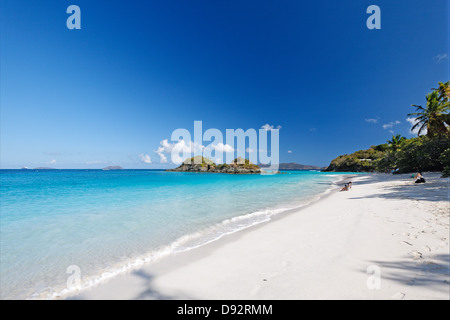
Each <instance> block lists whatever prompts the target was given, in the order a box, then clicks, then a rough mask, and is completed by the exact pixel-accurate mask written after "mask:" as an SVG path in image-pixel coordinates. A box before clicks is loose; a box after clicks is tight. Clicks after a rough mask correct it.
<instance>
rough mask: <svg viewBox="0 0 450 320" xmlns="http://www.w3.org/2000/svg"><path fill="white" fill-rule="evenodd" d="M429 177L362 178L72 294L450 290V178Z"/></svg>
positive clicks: (410, 293) (405, 294)
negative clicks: (419, 179)
mask: <svg viewBox="0 0 450 320" xmlns="http://www.w3.org/2000/svg"><path fill="white" fill-rule="evenodd" d="M425 178H426V179H427V183H425V184H420V185H417V184H414V183H413V182H412V180H411V178H410V175H396V176H393V175H366V176H360V177H357V178H354V179H353V181H354V183H353V188H352V190H351V191H349V192H331V193H330V194H329V195H327V196H326V197H324V198H323V199H321V200H319V201H317V202H315V203H313V204H311V205H309V206H307V207H305V208H302V209H299V210H295V211H294V212H292V213H290V214H286V215H282V216H281V217H279V218H276V219H273V220H272V221H271V222H269V223H264V224H262V225H259V226H256V227H252V228H249V229H246V230H243V231H240V232H237V233H235V234H232V235H229V236H226V237H223V238H221V239H219V240H217V241H215V242H213V243H210V244H208V245H205V246H203V247H200V248H197V249H194V250H191V251H188V252H184V253H180V254H176V255H173V256H171V257H168V258H165V259H163V260H162V261H160V262H157V263H154V264H151V265H147V266H144V267H143V268H141V269H139V270H136V271H133V272H131V273H128V274H123V275H120V276H117V277H116V278H114V279H112V280H110V281H109V282H107V283H104V284H101V285H99V286H97V287H94V288H92V289H90V290H87V291H83V292H81V293H80V294H78V295H76V296H73V297H72V299H450V282H449V274H450V270H449V266H450V258H449V256H450V254H449V224H450V221H449V205H448V199H449V193H448V192H449V179H448V178H447V179H441V178H439V174H437V173H429V174H425ZM368 271H369V273H368ZM374 272H375V273H374ZM378 274H379V275H380V276H379V277H378Z"/></svg>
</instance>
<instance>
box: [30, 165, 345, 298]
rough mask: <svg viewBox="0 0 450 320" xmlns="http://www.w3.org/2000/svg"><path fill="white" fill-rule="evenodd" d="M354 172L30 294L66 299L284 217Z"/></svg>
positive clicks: (314, 199) (316, 198) (328, 192)
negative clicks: (297, 197) (299, 197)
mask: <svg viewBox="0 0 450 320" xmlns="http://www.w3.org/2000/svg"><path fill="white" fill-rule="evenodd" d="M351 177H354V175H351V174H348V175H336V178H335V179H334V180H332V181H330V186H329V187H328V188H327V189H326V190H325V191H323V192H321V193H319V194H317V195H315V196H314V197H311V198H310V199H308V200H307V201H306V202H304V203H302V204H300V205H298V204H296V205H295V206H290V205H289V204H287V205H286V204H284V206H283V207H279V208H272V209H266V210H261V211H256V212H253V213H250V214H245V215H241V216H236V217H234V218H231V219H226V220H223V221H222V222H220V223H218V224H215V225H213V226H210V227H208V228H206V229H203V230H200V231H198V232H195V233H191V234H187V235H184V236H182V237H180V238H178V239H177V240H175V241H173V242H172V243H171V244H169V245H166V246H162V247H160V248H158V249H156V250H151V251H150V252H148V253H146V254H144V255H140V256H138V257H136V258H134V259H131V260H129V261H128V262H127V263H125V264H122V265H117V266H116V267H115V268H113V270H111V271H106V272H103V273H102V274H101V275H99V276H95V277H93V276H92V277H89V278H88V279H84V280H83V281H82V282H81V283H80V284H79V285H77V286H73V287H70V288H67V287H66V288H64V289H62V290H59V291H56V292H53V293H50V294H48V295H47V296H45V297H42V296H40V297H31V298H30V299H48V300H53V299H67V298H70V297H73V296H76V295H78V294H80V293H82V292H83V291H85V290H88V289H92V288H93V287H95V286H98V285H101V284H103V283H105V282H107V281H109V280H112V279H113V278H115V277H116V276H119V275H121V274H124V273H130V272H132V271H135V270H137V269H140V268H142V267H144V266H147V265H149V264H151V263H155V262H158V261H160V260H161V259H163V258H165V257H168V256H170V255H173V254H177V253H182V252H186V251H190V250H193V249H196V248H199V247H202V246H205V245H207V244H209V243H212V242H215V241H217V240H219V239H221V238H223V237H226V236H228V235H231V234H235V233H237V232H240V231H243V230H247V229H250V228H252V227H255V226H258V225H261V224H263V223H268V222H270V221H273V220H275V219H279V218H282V217H283V216H285V215H287V214H289V213H293V212H297V211H298V210H299V209H301V208H304V207H306V206H308V205H310V204H312V203H314V202H317V201H320V200H324V199H325V198H326V197H327V196H328V195H330V194H331V192H332V191H333V190H337V186H338V185H340V184H342V183H343V182H344V181H346V180H348V179H349V178H351Z"/></svg>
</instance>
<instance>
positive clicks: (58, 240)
mask: <svg viewBox="0 0 450 320" xmlns="http://www.w3.org/2000/svg"><path fill="white" fill-rule="evenodd" d="M337 179H339V175H336V174H330V173H321V172H314V171H291V172H286V174H278V175H228V174H208V173H180V172H164V171H152V170H121V171H102V170H0V253H1V259H0V272H1V274H0V280H1V298H2V299H33V298H37V299H46V298H54V297H57V296H59V295H61V294H66V293H69V292H70V291H71V290H73V288H72V287H70V288H68V286H67V279H68V277H69V276H70V275H71V273H68V271H70V270H71V269H70V268H69V270H68V267H69V266H76V267H77V268H79V270H80V276H81V277H80V279H81V283H80V284H79V285H78V287H79V288H86V287H89V286H91V285H93V284H96V283H98V282H99V281H103V280H104V279H107V278H110V277H113V276H114V275H116V274H118V273H120V272H124V271H127V270H130V269H131V268H135V267H138V266H140V265H142V264H143V263H148V262H151V261H154V260H157V259H160V258H161V257H164V256H165V255H169V254H176V253H177V252H180V251H185V250H190V249H192V248H195V247H198V246H201V245H203V244H206V243H208V242H211V241H214V240H216V239H218V238H220V237H222V236H224V235H226V234H229V233H233V232H236V231H238V230H241V229H243V228H246V227H249V226H252V225H255V224H258V223H262V222H265V221H268V220H270V218H271V217H272V216H274V215H277V214H283V212H286V211H287V210H289V209H293V208H297V207H301V206H304V205H306V204H308V203H310V202H311V201H314V200H315V199H317V198H318V197H319V196H320V195H321V194H323V193H325V192H327V190H328V191H329V190H331V188H334V189H336V188H337V187H336V186H335V185H333V182H335V181H336V180H337Z"/></svg>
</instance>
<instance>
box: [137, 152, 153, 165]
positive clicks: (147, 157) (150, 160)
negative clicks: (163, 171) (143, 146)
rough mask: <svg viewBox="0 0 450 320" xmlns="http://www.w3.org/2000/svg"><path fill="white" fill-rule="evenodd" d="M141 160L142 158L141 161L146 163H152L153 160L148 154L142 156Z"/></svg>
mask: <svg viewBox="0 0 450 320" xmlns="http://www.w3.org/2000/svg"><path fill="white" fill-rule="evenodd" d="M139 158H141V161H142V162H144V163H152V158H150V156H149V155H148V154H142V153H141V154H140V155H139Z"/></svg>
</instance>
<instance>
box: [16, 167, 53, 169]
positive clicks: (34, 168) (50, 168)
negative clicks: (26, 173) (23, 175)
mask: <svg viewBox="0 0 450 320" xmlns="http://www.w3.org/2000/svg"><path fill="white" fill-rule="evenodd" d="M22 169H25V170H27V169H28V168H22ZM33 170H58V169H56V168H49V167H37V168H33Z"/></svg>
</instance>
